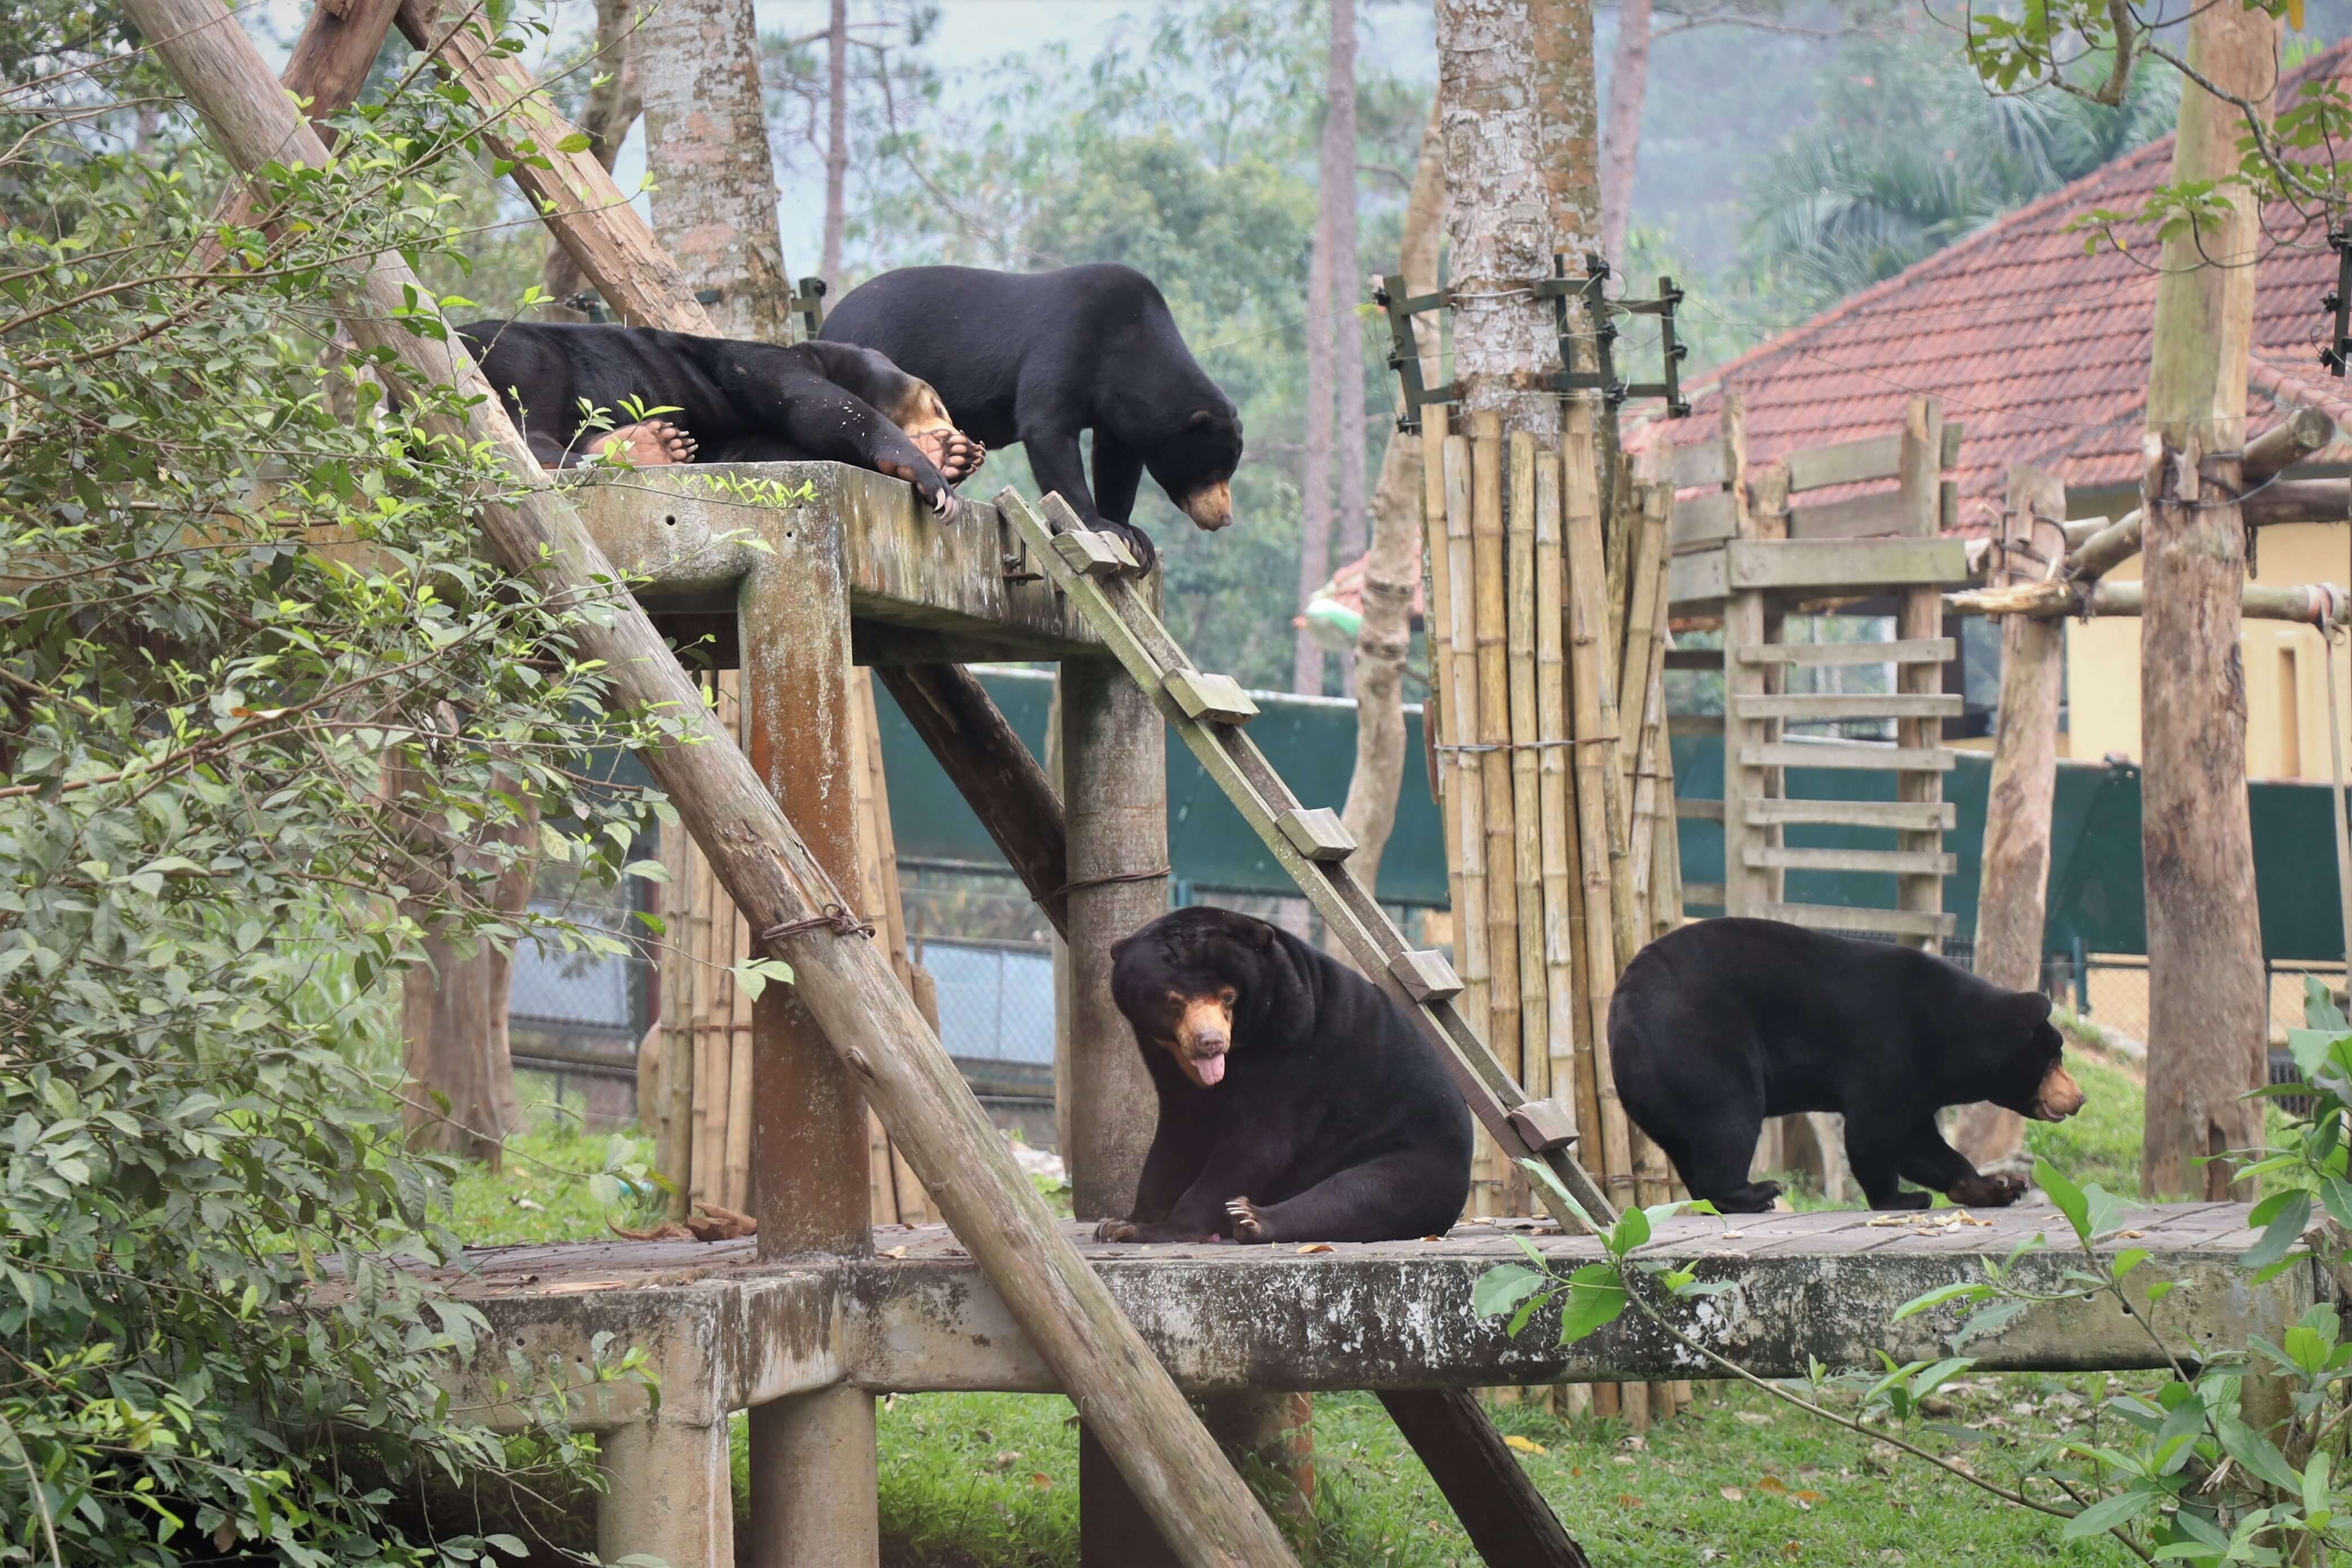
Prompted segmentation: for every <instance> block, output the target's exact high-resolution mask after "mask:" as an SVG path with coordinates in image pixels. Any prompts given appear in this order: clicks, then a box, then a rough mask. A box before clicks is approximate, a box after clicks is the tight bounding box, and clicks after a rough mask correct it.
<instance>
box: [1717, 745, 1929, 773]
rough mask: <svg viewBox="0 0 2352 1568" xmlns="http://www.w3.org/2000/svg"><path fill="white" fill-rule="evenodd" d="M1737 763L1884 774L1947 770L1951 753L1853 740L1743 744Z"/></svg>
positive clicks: (1748, 765) (1924, 747) (1741, 764)
mask: <svg viewBox="0 0 2352 1568" xmlns="http://www.w3.org/2000/svg"><path fill="white" fill-rule="evenodd" d="M1739 765H1740V766H1742V767H1748V768H1756V767H1775V768H1864V769H1876V770H1879V771H1882V772H1885V773H1949V772H1951V770H1952V767H1953V754H1952V752H1950V751H1949V750H1948V749H1947V748H1945V747H1942V746H1881V745H1870V744H1864V743H1861V742H1856V743H1854V744H1852V745H1837V744H1833V743H1830V742H1822V743H1818V744H1816V743H1813V742H1797V741H1790V742H1778V743H1774V744H1771V745H1764V746H1749V747H1742V748H1741V749H1740V752H1739Z"/></svg>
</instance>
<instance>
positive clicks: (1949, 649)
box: [1667, 637, 1960, 668]
mask: <svg viewBox="0 0 2352 1568" xmlns="http://www.w3.org/2000/svg"><path fill="white" fill-rule="evenodd" d="M1959 651H1960V645H1959V643H1958V640H1957V639H1955V638H1952V637H1922V638H1920V639H1919V640H1918V641H1916V642H1789V643H1765V644H1763V645H1762V646H1761V647H1740V648H1734V649H1733V650H1732V655H1731V657H1732V658H1735V659H1737V660H1738V661H1739V662H1740V663H1742V664H1802V665H1812V666H1819V665H1826V664H1948V663H1950V662H1951V661H1952V660H1953V659H1954V658H1958V656H1959ZM1667 668H1673V666H1672V665H1671V664H1670V665H1669V666H1668V667H1667Z"/></svg>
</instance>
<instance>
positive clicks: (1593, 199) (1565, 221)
mask: <svg viewBox="0 0 2352 1568" xmlns="http://www.w3.org/2000/svg"><path fill="white" fill-rule="evenodd" d="M1525 4H1526V5H1527V9H1528V15H1529V17H1530V20H1531V25H1532V26H1533V30H1534V44H1535V49H1534V54H1535V89H1536V113H1537V136H1538V159H1539V161H1540V163H1541V165H1542V169H1543V180H1544V188H1545V189H1546V190H1547V191H1548V192H1549V194H1550V196H1551V227H1552V247H1553V248H1554V249H1555V250H1558V251H1560V252H1563V253H1565V254H1566V256H1567V257H1568V262H1569V269H1570V271H1576V270H1579V269H1580V268H1581V267H1582V265H1583V260H1584V253H1585V252H1586V251H1588V250H1591V249H1594V248H1595V247H1598V246H1599V245H1600V243H1601V120H1600V110H1599V97H1598V94H1597V92H1596V91H1595V89H1594V87H1593V79H1592V78H1593V70H1592V0H1525ZM1544 259H1545V262H1546V263H1547V265H1546V267H1545V268H1544V269H1545V270H1546V271H1549V270H1550V267H1549V261H1550V258H1549V256H1547V257H1545V258H1544Z"/></svg>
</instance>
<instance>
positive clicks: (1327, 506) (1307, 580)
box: [1290, 223, 1354, 697]
mask: <svg viewBox="0 0 2352 1568" xmlns="http://www.w3.org/2000/svg"><path fill="white" fill-rule="evenodd" d="M1333 281H1334V280H1333V279H1332V277H1331V252H1330V250H1329V249H1328V247H1325V245H1324V244H1323V234H1322V227H1321V225H1320V224H1319V223H1318V225H1317V228H1316V234H1315V243H1314V247H1313V249H1312V252H1311V254H1310V255H1309V256H1308V257H1307V428H1306V429H1305V431H1304V432H1302V436H1303V440H1302V443H1301V445H1300V447H1299V454H1298V607H1299V608H1300V609H1302V610H1304V609H1305V608H1306V607H1307V603H1308V601H1310V600H1311V599H1313V598H1314V596H1315V591H1316V590H1317V589H1318V588H1320V587H1321V586H1322V585H1323V584H1324V581H1325V579H1327V578H1328V577H1329V576H1330V574H1331V374H1332V366H1333V363H1334V361H1335V360H1336V358H1337V351H1336V350H1335V348H1334V347H1333V338H1334V333H1333V331H1332V326H1331V300H1332V296H1333V295H1334V294H1336V293H1337V292H1338V291H1339V290H1338V289H1336V288H1334V287H1333ZM1343 286H1344V287H1347V288H1350V289H1352V288H1353V287H1354V280H1353V279H1349V280H1348V281H1347V282H1346V283H1345V284H1344V285H1343ZM1290 689H1292V690H1293V691H1298V692H1304V693H1305V694H1306V695H1307V696H1309V697H1320V696H1322V695H1323V647H1322V645H1321V644H1319V643H1318V642H1317V641H1316V640H1315V637H1314V634H1313V632H1312V631H1311V630H1310V629H1309V628H1308V627H1307V626H1300V627H1299V628H1298V641H1297V647H1296V649H1295V650H1294V652H1293V654H1292V659H1291V676H1290Z"/></svg>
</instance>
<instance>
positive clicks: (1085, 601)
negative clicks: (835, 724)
mask: <svg viewBox="0 0 2352 1568" xmlns="http://www.w3.org/2000/svg"><path fill="white" fill-rule="evenodd" d="M996 504H997V506H998V507H999V508H1000V509H1001V510H1002V513H1003V516H1005V517H1007V518H1010V519H1012V520H1013V524H1014V526H1015V528H1016V529H1017V530H1018V531H1019V533H1020V545H1021V551H1022V553H1023V554H1024V556H1025V557H1026V562H1025V563H1019V564H1015V565H1013V568H1012V569H1013V570H1014V571H1016V572H1018V571H1028V572H1037V571H1042V572H1043V573H1044V574H1045V576H1046V578H1047V579H1048V580H1049V581H1051V582H1052V583H1053V584H1054V586H1055V588H1057V589H1059V590H1060V591H1061V592H1062V593H1063V594H1064V595H1067V597H1068V600H1069V602H1070V603H1071V604H1072V605H1076V607H1077V609H1078V612H1079V614H1081V615H1083V616H1085V617H1086V618H1087V623H1088V624H1089V625H1091V626H1093V627H1094V628H1095V630H1096V632H1097V633H1098V634H1099V635H1100V636H1101V637H1102V639H1103V641H1104V643H1105V644H1106V645H1108V647H1109V648H1110V650H1111V652H1112V653H1113V654H1115V655H1116V656H1117V657H1118V661H1119V663H1120V664H1121V665H1122V666H1123V667H1124V668H1126V670H1127V672H1128V674H1129V676H1131V677H1133V678H1134V679H1135V682H1136V684H1137V685H1139V686H1140V687H1141V688H1142V689H1144V690H1145V691H1146V692H1148V693H1150V696H1151V699H1152V701H1153V702H1154V703H1155V704H1156V705H1157V706H1158V707H1159V709H1160V713H1161V714H1162V715H1163V716H1164V717H1165V718H1166V719H1167V721H1168V723H1169V725H1170V726H1171V728H1172V729H1174V731H1176V733H1177V734H1178V735H1180V736H1181V737H1182V738H1183V742H1184V744H1185V745H1187V746H1189V747H1191V748H1192V754H1193V755H1194V756H1196V757H1198V758H1199V759H1200V760H1201V765H1202V767H1203V768H1204V769H1206V770H1207V771H1208V774H1209V776H1210V777H1211V778H1213V779H1214V780H1215V781H1216V782H1217V785H1218V787H1219V788H1221V789H1223V791H1224V792H1225V796H1226V798H1227V799H1229V800H1231V801H1232V802H1233V803H1234V808H1235V809H1236V810H1238V811H1239V812H1240V813H1241V814H1242V816H1243V818H1244V820H1245V821H1247V822H1248V823H1249V825H1250V827H1251V829H1252V830H1253V831H1254V832H1255V833H1256V834H1257V836H1258V837H1259V839H1260V840H1261V841H1263V842H1264V843H1265V847H1266V849H1267V850H1268V851H1269V852H1270V853H1271V854H1272V855H1273V856H1274V858H1275V860H1276V863H1277V864H1278V865H1280V866H1281V867H1282V868H1283V870H1284V871H1285V872H1286V873H1287V874H1288V875H1289V877H1290V879H1291V880H1292V881H1294V882H1296V883H1297V884H1298V890H1299V891H1300V892H1301V893H1303V894H1305V895H1306V897H1307V902H1309V903H1311V904H1313V905H1314V906H1315V909H1316V912H1317V913H1318V914H1320V915H1321V916H1322V917H1323V920H1324V922H1325V923H1326V924H1327V925H1328V926H1329V927H1330V928H1331V930H1332V931H1335V932H1337V933H1338V934H1339V940H1340V942H1342V943H1343V944H1344V945H1345V946H1346V948H1347V950H1348V952H1349V954H1350V955H1351V956H1352V957H1353V958H1354V959H1355V961H1356V963H1357V964H1358V966H1359V967H1360V968H1361V969H1362V971H1363V972H1364V973H1365V974H1366V975H1368V976H1370V979H1371V980H1372V982H1373V984H1377V985H1378V986H1380V987H1381V990H1382V991H1384V992H1386V993H1387V994H1389V996H1390V997H1391V999H1392V1000H1393V1001H1395V1002H1396V1003H1397V1004H1398V1005H1400V1006H1402V1007H1403V1008H1404V1010H1405V1012H1406V1013H1407V1015H1408V1016H1411V1017H1412V1019H1413V1020H1414V1022H1415V1023H1416V1024H1417V1025H1418V1026H1420V1029H1421V1032H1422V1034H1423V1036H1424V1037H1427V1038H1428V1040H1429V1042H1430V1044H1431V1045H1432V1046H1433V1047H1435V1048H1436V1051H1437V1057H1438V1060H1439V1061H1441V1062H1442V1063H1444V1066H1445V1068H1446V1070H1447V1072H1448V1073H1449V1074H1451V1075H1452V1077H1453V1079H1454V1084H1455V1086H1456V1087H1457V1088H1459V1089H1461V1091H1462V1098H1463V1099H1464V1100H1465V1101H1467V1102H1468V1104H1469V1107H1470V1110H1471V1113H1472V1114H1473V1115H1475V1116H1476V1117H1477V1119H1478V1120H1479V1121H1480V1122H1481V1123H1482V1124H1484V1125H1485V1127H1486V1131H1487V1133H1488V1134H1489V1135H1490V1136H1492V1137H1493V1139H1494V1140H1495V1142H1496V1144H1497V1145H1498V1146H1499V1147H1500V1148H1501V1149H1502V1151H1503V1153H1504V1155H1505V1156H1506V1157H1507V1158H1508V1159H1511V1160H1514V1161H1519V1160H1532V1161H1535V1162H1537V1163H1539V1164H1540V1165H1542V1166H1543V1167H1544V1168H1545V1169H1546V1170H1548V1171H1549V1173H1551V1175H1552V1176H1553V1177H1554V1178H1555V1179H1556V1180H1557V1181H1558V1183H1559V1185H1560V1187H1562V1188H1563V1189H1565V1190H1566V1191H1567V1192H1569V1193H1570V1194H1573V1195H1574V1197H1575V1200H1576V1202H1577V1203H1578V1204H1580V1205H1582V1206H1583V1209H1584V1215H1578V1214H1576V1213H1575V1212H1574V1211H1573V1209H1572V1208H1571V1207H1570V1205H1566V1204H1563V1203H1561V1202H1560V1201H1559V1194H1557V1193H1555V1192H1553V1191H1551V1190H1549V1185H1548V1184H1545V1183H1542V1182H1538V1183H1535V1184H1534V1187H1535V1191H1536V1193H1537V1194H1538V1196H1540V1197H1541V1198H1542V1199H1543V1202H1544V1205H1545V1206H1546V1207H1547V1208H1549V1210H1550V1211H1551V1212H1552V1214H1553V1215H1555V1216H1556V1217H1558V1218H1559V1222H1560V1223H1561V1225H1563V1226H1566V1227H1568V1228H1569V1229H1570V1231H1584V1230H1588V1229H1590V1228H1591V1225H1596V1224H1597V1225H1601V1226H1606V1225H1608V1224H1609V1223H1611V1221H1612V1220H1613V1219H1614V1218H1615V1217H1616V1215H1615V1211H1614V1210H1613V1209H1612V1207H1611V1206H1610V1204H1609V1202H1608V1200H1607V1199H1606V1198H1604V1197H1603V1196H1601V1189H1600V1188H1599V1187H1598V1186H1596V1185H1594V1184H1593V1183H1592V1180H1591V1177H1589V1176H1587V1175H1586V1174H1585V1173H1584V1170H1583V1167H1581V1166H1580V1165H1579V1164H1578V1163H1576V1159H1575V1147H1576V1132H1575V1129H1574V1122H1573V1117H1572V1113H1571V1112H1570V1110H1568V1109H1567V1108H1565V1107H1563V1106H1561V1105H1560V1104H1559V1103H1558V1102H1556V1101H1553V1100H1529V1099H1528V1096H1527V1093H1526V1091H1525V1090H1523V1089H1520V1087H1519V1085H1518V1083H1517V1081H1516V1080H1515V1079H1513V1078H1512V1077H1511V1075H1510V1074H1509V1073H1508V1072H1507V1071H1505V1070H1504V1068H1503V1066H1502V1064H1501V1063H1500V1062H1498V1061H1496V1059H1495V1057H1494V1054H1493V1053H1492V1052H1491V1051H1489V1050H1488V1049H1487V1048H1486V1042H1485V1041H1484V1040H1482V1039H1480V1038H1479V1037H1478V1035H1477V1031H1475V1029H1473V1028H1472V1027H1471V1026H1470V1025H1469V1023H1468V1021H1467V1020H1465V1018H1464V1017H1463V1016H1462V1014H1461V1012H1460V1010H1459V1009H1458V1008H1456V1007H1455V1006H1454V997H1455V996H1457V995H1459V994H1461V992H1462V982H1461V980H1460V978H1459V977H1458V976H1456V975H1455V974H1454V968H1453V965H1451V964H1450V963H1447V962H1446V961H1445V957H1444V954H1443V953H1440V952H1434V951H1433V950H1429V949H1419V950H1416V949H1414V948H1412V946H1410V945H1409V944H1408V943H1407V942H1405V940H1404V935H1403V933H1402V931H1398V930H1397V928H1396V925H1395V923H1394V922H1393V921H1391V920H1390V919H1389V917H1388V915H1387V913H1386V912H1385V911H1383V910H1381V906H1380V903H1379V901H1378V900H1376V899H1375V898H1374V897H1373V896H1372V893H1371V890H1370V889H1367V888H1365V887H1364V886H1362V885H1361V884H1360V882H1358V881H1357V879H1356V878H1355V875H1354V873H1353V872H1351V871H1349V869H1348V857H1349V855H1350V854H1351V853H1352V852H1353V851H1354V849H1355V847H1356V846H1355V841H1354V840H1353V839H1352V838H1351V837H1349V834H1348V830H1347V829H1346V828H1345V827H1344V826H1341V824H1340V821H1339V813H1337V812H1335V811H1332V810H1330V809H1329V808H1328V807H1323V806H1317V807H1313V808H1309V807H1307V806H1304V805H1300V804H1299V803H1298V797H1297V796H1296V795H1293V794H1291V793H1290V786H1289V785H1288V784H1285V783H1284V782H1283V780H1282V775H1281V774H1279V773H1276V772H1275V771H1274V769H1273V767H1272V766H1271V765H1270V764H1269V763H1267V762H1266V760H1265V753H1263V752H1260V751H1259V750H1258V749H1257V745H1256V742H1253V741H1252V740H1251V739H1250V738H1249V736H1248V735H1247V734H1246V733H1245V732H1244V725H1246V724H1247V723H1248V722H1249V721H1250V720H1251V719H1252V718H1254V717H1255V715H1256V713H1257V711H1258V710H1257V705H1256V704H1255V703H1254V702H1252V701H1251V700H1250V699H1249V696H1248V694H1247V693H1246V692H1244V690H1243V689H1242V688H1241V684H1240V683H1239V682H1238V681H1236V680H1234V679H1233V678H1232V677H1231V676H1228V675H1214V674H1209V673H1205V672H1203V671H1202V670H1201V669H1200V668H1198V667H1197V666H1195V665H1194V664H1193V662H1192V659H1191V658H1188V657H1186V655H1185V653H1184V650H1183V648H1182V647H1179V646H1178V644H1177V642H1176V639H1175V637H1172V636H1171V635H1170V633H1169V630H1168V628H1167V626H1165V625H1164V624H1162V622H1161V621H1160V616H1158V615H1157V614H1155V613H1154V612H1153V610H1152V608H1151V606H1150V604H1148V603H1147V602H1146V601H1145V599H1144V597H1143V595H1141V594H1139V593H1138V592H1137V591H1136V584H1135V578H1134V574H1135V573H1136V562H1135V558H1134V556H1133V555H1131V554H1130V553H1129V551H1128V548H1127V545H1126V543H1125V542H1123V541H1121V540H1119V539H1118V538H1117V537H1116V536H1114V535H1111V534H1108V533H1100V532H1096V531H1091V530H1089V529H1087V527H1085V525H1084V524H1083V523H1081V522H1080V521H1079V520H1078V517H1077V514H1076V512H1074V511H1073V510H1071V509H1070V507H1069V505H1068V504H1067V503H1066V502H1065V501H1064V500H1062V498H1061V497H1060V496H1059V495H1049V496H1047V497H1046V498H1045V501H1044V502H1043V503H1042V504H1043V508H1044V511H1045V516H1044V517H1040V516H1039V515H1038V514H1037V513H1036V512H1035V511H1034V510H1031V509H1030V507H1029V504H1028V502H1027V501H1025V500H1023V499H1022V497H1021V495H1020V492H1018V491H1016V490H1013V489H1005V490H1003V491H1001V492H999V493H998V495H997V497H996ZM1586 1216H1589V1219H1590V1223H1588V1219H1587V1217H1586Z"/></svg>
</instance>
